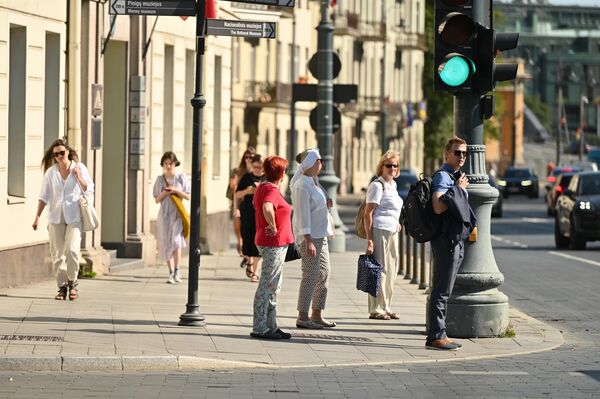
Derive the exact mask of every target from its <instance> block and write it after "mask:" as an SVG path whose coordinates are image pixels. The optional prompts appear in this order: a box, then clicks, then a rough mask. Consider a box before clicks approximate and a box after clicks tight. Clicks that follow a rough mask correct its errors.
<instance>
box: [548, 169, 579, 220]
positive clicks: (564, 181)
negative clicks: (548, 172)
mask: <svg viewBox="0 0 600 399" xmlns="http://www.w3.org/2000/svg"><path fill="white" fill-rule="evenodd" d="M575 174H576V172H564V173H561V174H560V175H558V177H557V178H556V184H555V185H554V186H552V188H551V189H550V191H548V193H547V194H546V206H547V208H548V210H547V213H548V216H552V215H554V208H556V201H557V200H558V197H560V196H561V195H562V193H564V192H565V190H566V189H567V187H568V186H569V183H571V179H572V178H573V176H575Z"/></svg>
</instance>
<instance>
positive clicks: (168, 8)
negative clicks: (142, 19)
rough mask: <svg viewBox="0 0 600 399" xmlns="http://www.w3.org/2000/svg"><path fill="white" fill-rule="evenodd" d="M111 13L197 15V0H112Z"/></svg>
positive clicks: (109, 11) (109, 10)
mask: <svg viewBox="0 0 600 399" xmlns="http://www.w3.org/2000/svg"><path fill="white" fill-rule="evenodd" d="M108 13H109V14H111V15H166V16H188V17H191V16H194V15H196V1H195V0H152V1H150V0H110V7H109V8H108Z"/></svg>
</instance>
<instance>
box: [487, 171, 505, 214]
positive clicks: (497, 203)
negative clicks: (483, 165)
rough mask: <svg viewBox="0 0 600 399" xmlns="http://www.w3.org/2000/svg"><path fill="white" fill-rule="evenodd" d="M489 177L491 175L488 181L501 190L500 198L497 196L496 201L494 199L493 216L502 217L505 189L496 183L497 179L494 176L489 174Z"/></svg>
mask: <svg viewBox="0 0 600 399" xmlns="http://www.w3.org/2000/svg"><path fill="white" fill-rule="evenodd" d="M488 177H489V180H488V182H489V184H490V186H492V187H494V188H495V189H496V190H498V191H499V195H498V198H496V201H494V205H492V217H493V218H501V217H502V204H503V201H502V197H503V195H502V192H503V191H504V189H503V188H502V187H500V186H498V185H497V184H496V181H495V180H494V178H493V177H492V176H490V175H488Z"/></svg>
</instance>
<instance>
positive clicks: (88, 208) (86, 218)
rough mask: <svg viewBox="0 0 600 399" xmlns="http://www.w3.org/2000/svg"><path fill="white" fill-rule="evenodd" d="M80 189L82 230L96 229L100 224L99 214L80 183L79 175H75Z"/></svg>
mask: <svg viewBox="0 0 600 399" xmlns="http://www.w3.org/2000/svg"><path fill="white" fill-rule="evenodd" d="M73 178H74V179H75V181H76V182H77V185H78V186H79V189H80V190H81V197H79V210H80V212H81V231H92V230H95V229H96V228H97V227H98V226H99V225H100V221H99V220H98V214H97V213H96V210H95V209H94V206H93V205H92V204H91V202H90V200H89V199H88V197H87V194H86V193H85V191H83V187H81V184H79V180H77V177H75V176H73Z"/></svg>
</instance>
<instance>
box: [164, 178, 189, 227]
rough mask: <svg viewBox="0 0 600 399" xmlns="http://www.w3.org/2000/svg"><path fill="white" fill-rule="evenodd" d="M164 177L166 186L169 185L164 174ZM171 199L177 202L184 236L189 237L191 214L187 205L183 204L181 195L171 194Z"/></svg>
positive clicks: (176, 206)
mask: <svg viewBox="0 0 600 399" xmlns="http://www.w3.org/2000/svg"><path fill="white" fill-rule="evenodd" d="M163 179H164V181H165V187H168V186H169V182H168V181H167V178H166V177H165V175H163ZM170 197H171V200H173V203H174V204H175V208H177V212H178V213H179V216H181V225H182V226H183V238H188V237H189V236H190V215H188V213H187V211H186V209H185V206H183V201H182V200H181V197H180V196H179V195H177V194H171V195H170Z"/></svg>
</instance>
